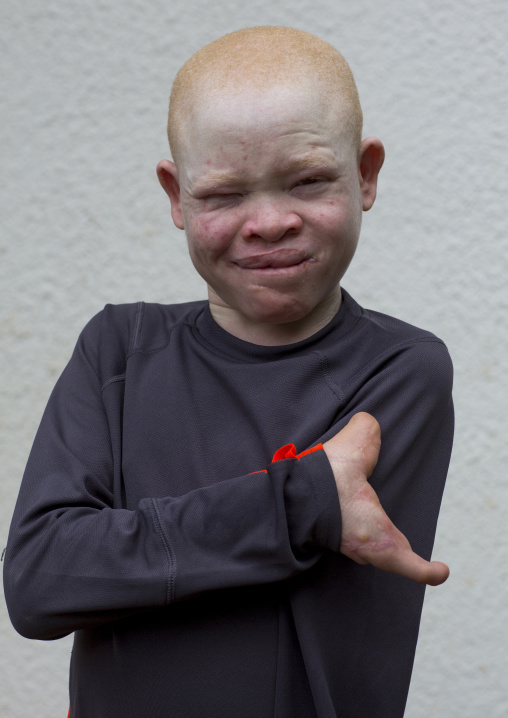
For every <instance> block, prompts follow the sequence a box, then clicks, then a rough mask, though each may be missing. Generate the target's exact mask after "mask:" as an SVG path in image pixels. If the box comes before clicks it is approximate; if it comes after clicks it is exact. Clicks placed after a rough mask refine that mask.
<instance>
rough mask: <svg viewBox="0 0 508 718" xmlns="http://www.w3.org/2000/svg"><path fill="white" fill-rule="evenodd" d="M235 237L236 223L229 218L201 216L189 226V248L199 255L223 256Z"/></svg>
mask: <svg viewBox="0 0 508 718" xmlns="http://www.w3.org/2000/svg"><path fill="white" fill-rule="evenodd" d="M234 236H235V227H234V223H233V222H232V221H231V219H229V218H225V217H223V216H222V217H219V216H217V217H211V216H210V215H200V216H198V217H194V218H192V219H191V221H190V222H189V223H188V225H187V239H188V241H189V247H191V248H192V250H193V251H194V252H196V253H197V254H221V253H222V252H224V251H226V250H227V249H228V247H229V246H230V245H231V242H232V241H233V239H234Z"/></svg>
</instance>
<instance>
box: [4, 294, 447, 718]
mask: <svg viewBox="0 0 508 718" xmlns="http://www.w3.org/2000/svg"><path fill="white" fill-rule="evenodd" d="M343 296H344V301H343V304H342V306H341V309H340V311H339V312H338V314H337V315H336V317H335V318H334V319H333V320H332V322H331V323H330V324H329V325H327V326H326V327H325V328H324V329H322V330H321V331H320V332H318V333H317V334H315V335H314V336H312V337H310V338H309V339H306V340H305V341H302V342H299V343H297V344H293V345H289V346H283V347H264V346H257V345H254V344H249V343H247V342H244V341H241V340H240V339H237V338H235V337H233V336H231V335H230V334H228V333H227V332H225V331H224V330H222V329H221V328H220V327H219V326H218V325H217V324H216V323H215V322H214V320H213V318H212V317H211V315H210V312H209V308H208V305H207V303H206V302H194V303H190V304H182V305H175V306H162V305H155V304H143V303H140V304H137V305H123V306H117V307H114V306H107V307H106V308H105V309H104V310H103V311H102V312H101V313H100V314H98V315H97V316H96V317H95V318H94V319H92V321H91V322H90V323H89V324H88V325H87V327H85V329H84V331H83V333H82V335H81V337H80V339H79V342H78V344H77V347H76V350H75V352H74V354H73V357H72V359H71V361H70V363H69V364H68V366H67V368H66V369H65V371H64V373H63V375H62V377H61V378H60V380H59V381H58V383H57V385H56V387H55V389H54V391H53V394H52V396H51V398H50V401H49V403H48V407H47V409H46V412H45V414H44V417H43V419H42V422H41V426H40V428H39V431H38V434H37V437H36V439H35V443H34V447H33V449H32V452H31V455H30V459H29V462H28V466H27V469H26V472H25V476H24V478H23V483H22V486H21V491H20V495H19V499H18V503H17V506H16V510H15V514H14V517H13V522H12V526H11V532H10V535H9V541H8V546H7V552H6V556H5V582H4V583H5V592H6V598H7V602H8V607H9V612H10V615H11V618H12V621H13V623H14V625H15V627H16V628H17V630H19V631H20V632H21V633H22V634H23V635H26V636H28V637H32V638H43V639H52V638H58V637H60V636H63V635H65V634H68V633H70V632H72V631H76V634H75V644H74V650H73V656H72V662H71V680H70V691H71V716H72V718H103V717H104V718H106V716H107V718H111V717H112V716H118V718H204V717H206V718H336V717H337V718H338V717H339V716H341V717H344V718H365V717H366V716H368V717H369V718H397V717H398V716H402V715H403V712H404V706H405V701H406V696H407V691H408V687H409V680H410V676H411V669H412V663H413V658H414V651H415V646H416V639H417V634H418V625H419V620H420V613H421V606H422V601H423V592H424V589H423V587H422V586H419V585H416V584H414V583H412V582H411V581H409V580H407V579H404V578H401V577H398V576H395V575H392V574H387V573H384V572H382V571H379V570H377V569H374V568H373V567H370V566H359V565H357V564H355V563H354V562H352V561H350V560H349V559H347V558H346V557H344V556H342V555H341V554H339V552H338V551H339V544H340V535H341V520H340V507H339V502H338V498H337V491H336V488H335V483H334V479H333V473H332V470H331V467H330V465H329V463H328V460H327V458H326V455H325V453H324V452H323V451H316V452H314V453H312V454H309V455H308V456H305V457H302V458H301V459H300V460H298V459H287V460H283V461H280V462H277V463H273V464H270V460H271V457H272V455H273V453H274V452H275V451H276V450H277V449H278V448H279V447H280V446H282V445H284V444H287V443H294V444H295V445H296V447H297V451H303V450H304V449H307V448H308V447H311V446H313V445H315V444H316V443H318V442H320V441H322V442H324V441H326V440H327V439H328V438H330V437H332V436H333V435H335V434H336V433H337V431H339V430H340V429H341V428H342V427H343V426H344V425H345V424H346V423H347V421H349V419H350V418H351V416H352V415H353V414H355V413H356V412H358V411H367V412H369V413H371V414H373V415H374V416H375V417H376V419H377V420H378V421H379V423H380V425H381V432H382V448H381V454H380V458H379V462H378V465H377V466H376V469H375V471H374V473H373V475H372V477H371V479H370V480H371V483H372V485H373V486H374V488H375V490H376V491H377V492H378V495H379V497H380V499H381V502H382V504H383V506H384V508H385V510H386V511H387V513H388V515H389V516H390V518H391V519H392V520H393V521H394V523H395V524H396V525H397V527H398V528H399V529H400V530H401V531H402V532H403V533H405V534H406V536H407V537H408V539H409V541H410V543H411V545H412V547H413V549H414V550H415V551H416V552H417V553H419V554H421V555H422V556H424V557H425V558H429V557H430V553H431V549H432V544H433V540H434V534H435V527H436V521H437V515H438V511H439V505H440V502H441V496H442V491H443V486H444V481H445V477H446V472H447V468H448V462H449V457H450V451H451V442H452V434H453V408H452V401H451V383H452V371H451V363H450V359H449V356H448V352H447V350H446V348H445V346H444V345H443V343H442V342H441V341H440V340H439V339H437V338H436V337H435V336H434V335H432V334H430V333H429V332H425V331H423V330H420V329H417V328H415V327H412V326H410V325H408V324H405V323H403V322H400V321H398V320H395V319H393V318H390V317H387V316H385V315H381V314H378V313H376V312H371V311H366V310H364V309H362V308H361V307H360V306H359V305H358V304H357V303H356V302H355V301H354V300H353V299H352V298H351V297H350V296H349V295H348V294H347V293H346V292H343ZM262 469H267V471H265V472H263V471H260V470H262ZM252 472H259V473H252ZM62 710H63V711H64V708H62Z"/></svg>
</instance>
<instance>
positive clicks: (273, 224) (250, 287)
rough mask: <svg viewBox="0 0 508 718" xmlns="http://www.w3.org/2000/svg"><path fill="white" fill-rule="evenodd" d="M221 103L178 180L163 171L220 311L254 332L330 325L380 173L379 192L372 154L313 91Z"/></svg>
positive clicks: (209, 112)
mask: <svg viewBox="0 0 508 718" xmlns="http://www.w3.org/2000/svg"><path fill="white" fill-rule="evenodd" d="M207 99H208V98H207ZM212 100H213V101H210V102H206V101H203V102H202V104H201V107H200V109H199V111H198V112H197V113H195V116H194V117H193V118H192V120H191V121H190V122H189V124H188V126H186V134H185V137H183V138H182V146H181V152H180V157H179V164H178V170H177V169H176V167H175V166H174V165H172V163H170V162H168V161H165V162H164V163H161V165H159V170H158V171H159V179H160V180H161V183H162V184H163V186H164V188H165V189H166V191H167V193H168V195H169V197H170V199H171V204H172V215H173V219H174V221H175V224H176V225H177V226H178V227H181V228H183V229H185V232H186V235H187V240H188V244H189V251H190V256H191V258H192V261H193V263H194V266H195V267H196V269H197V271H198V272H199V274H200V275H201V276H202V277H203V278H204V279H205V281H206V282H207V284H208V287H209V296H210V302H211V305H212V308H213V305H215V306H217V307H222V308H226V309H228V310H229V311H230V313H232V314H233V315H234V317H235V319H236V322H237V323H240V324H242V323H244V324H245V326H247V325H249V326H252V325H253V324H254V325H256V324H258V325H263V324H265V325H266V324H285V323H295V322H296V323H298V322H300V321H303V320H305V318H306V317H308V316H309V315H310V314H314V315H316V314H317V315H319V312H320V309H321V308H322V309H323V311H325V308H326V307H329V305H330V301H331V300H332V299H333V297H335V296H337V295H338V287H339V282H340V279H341V278H342V276H343V274H344V272H345V271H346V269H347V267H348V265H349V263H350V261H351V259H352V257H353V254H354V252H355V249H356V245H357V242H358V237H359V233H360V226H361V217H362V210H364V209H369V207H370V206H371V205H372V203H373V201H374V197H375V179H376V178H377V171H378V170H379V168H377V171H375V178H374V187H373V188H372V174H373V172H372V167H371V165H372V161H371V160H369V159H368V157H367V155H369V151H367V152H366V147H365V146H364V144H365V142H364V143H362V147H361V148H360V150H359V148H358V147H355V146H354V145H353V143H352V141H351V139H350V136H349V133H348V132H347V131H346V129H345V128H344V125H343V123H342V122H341V120H340V118H341V112H342V111H341V108H340V103H337V102H329V101H327V100H326V99H324V98H322V97H320V96H319V95H318V94H317V93H316V92H315V91H313V90H312V89H310V88H305V89H304V88H301V87H299V88H293V87H277V88H274V89H273V90H271V91H269V92H266V91H264V92H262V93H260V91H258V90H255V89H253V88H250V89H247V90H245V91H243V92H242V93H241V94H236V95H233V96H221V97H213V98H212ZM376 142H377V143H378V144H379V146H380V147H381V151H382V145H381V143H380V142H379V141H378V140H377V141H376ZM371 144H372V142H371ZM369 147H370V145H369ZM377 149H378V153H379V147H378V148H377ZM370 154H372V150H370ZM366 158H367V159H366ZM381 163H382V159H381ZM364 175H365V176H364ZM367 175H368V176H367ZM317 318H318V319H319V316H318V317H317Z"/></svg>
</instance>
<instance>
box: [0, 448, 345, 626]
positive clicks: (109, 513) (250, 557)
mask: <svg viewBox="0 0 508 718" xmlns="http://www.w3.org/2000/svg"><path fill="white" fill-rule="evenodd" d="M316 477H319V481H316ZM57 483H58V482H57ZM71 483H72V482H71ZM83 485H86V486H87V489H88V492H90V493H89V494H88V495H86V496H85V495H84V494H82V495H81V496H80V497H77V496H76V497H75V498H74V500H73V501H72V502H68V504H69V503H71V505H67V506H63V505H60V506H55V502H56V501H57V499H56V496H57V495H58V493H62V490H61V489H60V490H59V489H58V487H55V497H54V501H52V500H51V497H48V495H47V494H48V491H47V487H46V491H45V492H44V494H45V498H44V500H42V499H41V500H39V501H37V500H36V499H35V497H33V499H32V506H31V509H30V510H29V511H26V512H23V511H20V510H17V511H16V513H15V516H14V519H13V525H12V529H11V535H10V537H9V542H8V547H7V552H6V557H5V591H6V598H7V602H8V607H9V611H10V615H11V619H12V621H13V623H14V625H15V627H16V628H17V630H18V631H19V632H20V633H22V634H23V635H26V636H28V637H33V638H57V637H59V636H62V635H65V634H66V633H69V632H71V631H75V630H79V629H80V628H84V627H90V626H93V625H98V624H100V623H103V622H105V621H109V620H112V619H113V618H118V617H121V616H123V615H125V614H126V613H127V614H128V613H132V612H136V611H139V610H144V609H147V608H150V607H154V606H162V605H165V604H167V603H170V602H172V601H175V600H184V599H186V598H188V597H190V596H193V595H195V594H197V593H201V592H204V591H210V590H215V589H223V588H230V587H235V586H245V585H252V584H261V583H267V582H272V581H279V580H283V579H285V578H287V577H289V576H292V575H294V574H296V573H299V572H301V571H304V570H306V569H307V568H309V567H310V566H312V565H313V564H314V563H315V562H316V561H317V560H318V559H319V557H320V556H321V554H322V552H323V550H325V549H326V548H331V549H334V550H337V549H338V545H339V542H340V511H339V507H338V499H337V497H336V491H335V485H334V481H333V475H332V473H331V469H330V466H329V464H328V461H327V459H326V456H325V454H324V452H322V451H319V452H316V453H315V454H313V455H311V456H308V457H304V458H302V459H301V460H295V459H291V460H285V461H280V462H277V463H275V464H272V465H270V466H269V467H268V471H267V472H262V473H256V474H252V475H247V476H243V477H238V478H235V479H230V480H226V481H222V482H219V483H216V484H213V485H211V486H208V487H206V488H203V489H198V490H195V491H192V492H190V493H189V494H186V495H184V496H181V497H177V498H171V497H166V498H161V499H144V500H143V501H141V502H140V504H139V506H138V508H137V509H136V510H135V511H127V510H124V509H112V508H111V507H108V506H106V505H102V506H101V505H100V500H99V499H98V498H97V495H98V494H99V485H98V484H97V485H94V484H93V480H92V478H91V477H89V478H88V482H86V483H84V484H83ZM334 492H335V496H334ZM94 494H95V497H94ZM41 495H42V494H41ZM26 503H27V500H26V497H25V496H24V494H23V493H22V495H21V504H26ZM72 504H74V505H72ZM76 504H81V505H76ZM85 504H88V505H85Z"/></svg>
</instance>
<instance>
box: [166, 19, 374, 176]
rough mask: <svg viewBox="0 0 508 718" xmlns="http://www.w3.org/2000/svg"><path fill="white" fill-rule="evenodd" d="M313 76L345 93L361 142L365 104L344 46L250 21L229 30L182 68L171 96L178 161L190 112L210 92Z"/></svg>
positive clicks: (335, 95) (349, 121)
mask: <svg viewBox="0 0 508 718" xmlns="http://www.w3.org/2000/svg"><path fill="white" fill-rule="evenodd" d="M309 80H310V81H311V82H312V85H313V87H316V88H319V89H321V90H323V91H324V93H325V95H324V96H325V97H327V98H330V99H332V100H336V99H339V100H340V103H341V108H342V110H343V113H342V114H343V121H344V122H345V124H346V126H347V129H349V130H350V132H351V134H352V137H353V141H354V142H355V144H357V145H358V146H359V145H360V142H361V134H362V123H363V117H362V109H361V106H360V100H359V97H358V91H357V89H356V84H355V81H354V77H353V73H352V72H351V69H350V67H349V65H348V64H347V62H346V60H345V59H344V58H343V57H342V55H341V54H340V52H338V50H336V49H335V48H334V47H333V46H332V45H330V44H329V43H328V42H325V41H324V40H321V39H320V38H318V37H316V36H315V35H311V34H310V33H308V32H304V31H303V30H296V29H294V28H290V27H278V26H264V27H249V28H245V29H243V30H237V31H236V32H232V33H229V34H228V35H224V36H223V37H220V38H219V39H218V40H215V41H214V42H211V43H210V44H209V45H205V47H203V48H202V49H201V50H198V52H196V53H195V54H194V55H193V56H192V57H191V58H190V59H189V60H187V62H186V63H185V64H184V65H183V66H182V67H181V69H180V70H179V72H178V74H177V76H176V78H175V81H174V83H173V87H172V90H171V97H170V102H169V117H168V139H169V146H170V149H171V154H172V155H173V159H174V160H175V162H177V163H178V157H179V148H180V137H181V133H182V132H185V123H186V118H188V117H189V116H190V115H191V113H192V112H193V110H194V107H195V106H196V103H197V104H198V105H199V101H200V98H202V97H203V96H204V95H205V93H206V97H207V98H209V97H210V92H212V93H214V92H215V93H217V92H218V93H222V94H234V93H237V92H240V91H242V90H243V89H244V88H245V87H246V86H251V87H254V88H257V89H263V88H267V87H273V86H276V85H295V86H298V85H300V84H301V83H302V82H303V81H309Z"/></svg>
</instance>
